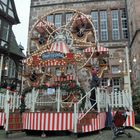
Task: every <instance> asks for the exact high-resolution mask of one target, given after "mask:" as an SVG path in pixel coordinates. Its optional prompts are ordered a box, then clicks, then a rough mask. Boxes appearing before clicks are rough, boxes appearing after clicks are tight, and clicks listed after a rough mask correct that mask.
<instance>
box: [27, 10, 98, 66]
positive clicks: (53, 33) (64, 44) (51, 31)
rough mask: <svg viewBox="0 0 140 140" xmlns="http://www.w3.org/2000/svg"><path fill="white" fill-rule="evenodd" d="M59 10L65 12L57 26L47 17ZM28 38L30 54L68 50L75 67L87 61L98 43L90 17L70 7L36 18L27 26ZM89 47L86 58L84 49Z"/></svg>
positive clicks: (64, 51) (65, 51)
mask: <svg viewBox="0 0 140 140" xmlns="http://www.w3.org/2000/svg"><path fill="white" fill-rule="evenodd" d="M61 13H65V19H66V20H65V21H63V25H59V26H58V25H57V23H56V22H55V20H54V21H53V20H52V21H51V20H50V17H51V16H52V15H57V14H61ZM67 13H69V17H68V18H66V14H67ZM63 15H64V14H63ZM52 19H53V18H52ZM29 40H30V47H29V48H28V52H29V54H30V55H34V54H39V55H41V54H42V53H44V52H45V51H54V52H61V53H65V54H68V53H72V54H73V55H74V60H75V62H76V63H77V66H78V67H79V68H81V67H83V66H85V65H86V64H87V63H88V62H89V60H90V59H91V57H92V56H93V53H94V52H95V49H96V48H97V44H98V40H97V37H96V31H95V27H94V25H93V22H92V19H91V17H90V16H89V15H85V14H83V13H82V12H79V11H76V10H73V9H58V10H55V11H53V12H50V13H48V14H47V15H45V16H43V17H42V18H40V19H39V20H37V22H36V23H35V24H34V25H33V28H32V29H31V32H30V38H29ZM89 48H90V50H91V54H90V55H88V57H87V56H85V53H84V52H85V51H84V50H85V49H89Z"/></svg>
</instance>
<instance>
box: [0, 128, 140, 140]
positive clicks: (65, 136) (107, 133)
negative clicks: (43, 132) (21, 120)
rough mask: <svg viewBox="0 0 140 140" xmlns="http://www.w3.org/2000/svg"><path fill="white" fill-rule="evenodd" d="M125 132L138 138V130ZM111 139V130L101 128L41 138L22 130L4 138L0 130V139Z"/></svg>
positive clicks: (138, 139)
mask: <svg viewBox="0 0 140 140" xmlns="http://www.w3.org/2000/svg"><path fill="white" fill-rule="evenodd" d="M126 131H127V132H130V133H131V134H132V138H130V140H140V132H138V131H136V130H134V129H126ZM60 134H61V135H60ZM42 139H46V140H77V139H78V140H112V131H111V130H102V131H101V132H99V133H97V134H95V133H92V134H91V133H89V134H86V135H82V136H79V137H78V138H77V137H75V136H73V135H71V134H66V133H65V134H64V133H60V132H59V133H57V134H56V133H55V134H51V133H50V134H47V136H46V137H45V138H41V137H40V136H39V135H38V136H37V135H36V136H33V135H30V136H26V134H25V133H24V132H22V133H14V134H9V136H8V138H6V135H5V131H3V130H0V140H42ZM128 139H129V138H128V137H127V136H125V135H121V136H120V137H117V139H116V140H128Z"/></svg>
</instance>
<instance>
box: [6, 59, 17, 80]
mask: <svg viewBox="0 0 140 140" xmlns="http://www.w3.org/2000/svg"><path fill="white" fill-rule="evenodd" d="M8 76H9V78H15V76H16V64H15V62H14V61H13V60H12V59H10V61H9V67H8Z"/></svg>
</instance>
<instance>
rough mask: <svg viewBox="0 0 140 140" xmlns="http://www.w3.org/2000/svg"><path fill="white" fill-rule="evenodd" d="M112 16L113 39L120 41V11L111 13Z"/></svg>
mask: <svg viewBox="0 0 140 140" xmlns="http://www.w3.org/2000/svg"><path fill="white" fill-rule="evenodd" d="M111 16H112V39H113V40H119V39H120V33H119V16H118V10H113V11H112V12H111Z"/></svg>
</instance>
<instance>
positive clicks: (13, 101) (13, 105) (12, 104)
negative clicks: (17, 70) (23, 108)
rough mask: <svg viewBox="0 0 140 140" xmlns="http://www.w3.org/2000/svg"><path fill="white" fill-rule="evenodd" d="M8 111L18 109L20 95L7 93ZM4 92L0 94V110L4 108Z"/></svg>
mask: <svg viewBox="0 0 140 140" xmlns="http://www.w3.org/2000/svg"><path fill="white" fill-rule="evenodd" d="M8 98H9V101H8V103H9V109H12V111H14V110H15V109H19V106H20V103H21V102H20V95H18V94H17V92H9V97H8ZM6 104H7V103H6V90H5V92H2V93H0V109H3V110H5V108H6Z"/></svg>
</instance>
